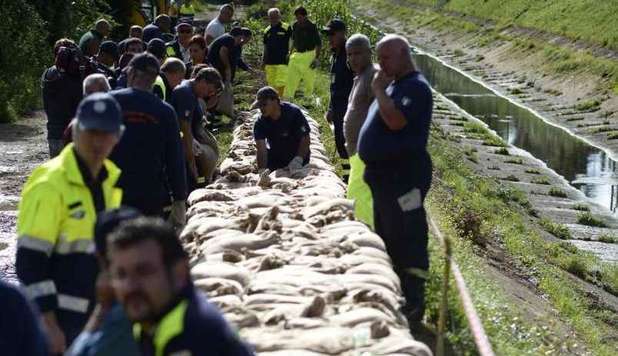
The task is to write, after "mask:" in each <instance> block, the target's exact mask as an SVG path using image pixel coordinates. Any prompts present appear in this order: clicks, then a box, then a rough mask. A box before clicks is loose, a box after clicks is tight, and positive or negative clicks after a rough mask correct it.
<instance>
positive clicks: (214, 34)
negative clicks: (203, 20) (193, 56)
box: [204, 4, 234, 46]
mask: <svg viewBox="0 0 618 356" xmlns="http://www.w3.org/2000/svg"><path fill="white" fill-rule="evenodd" d="M233 18H234V7H233V6H232V5H231V4H225V5H222V6H221V7H220V8H219V14H218V15H217V17H215V18H214V19H213V20H212V21H210V22H209V23H208V26H206V31H205V33H204V37H205V38H206V45H208V46H210V44H211V43H213V42H214V40H216V39H217V38H219V37H221V36H223V34H225V25H227V24H229V23H231V22H232V19H233Z"/></svg>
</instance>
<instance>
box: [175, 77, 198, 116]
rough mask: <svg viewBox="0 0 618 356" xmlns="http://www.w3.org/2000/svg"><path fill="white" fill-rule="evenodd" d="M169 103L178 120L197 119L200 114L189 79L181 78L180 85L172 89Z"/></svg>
mask: <svg viewBox="0 0 618 356" xmlns="http://www.w3.org/2000/svg"><path fill="white" fill-rule="evenodd" d="M170 104H172V106H173V107H174V110H176V115H177V116H178V119H179V120H186V121H188V122H193V121H194V120H196V119H197V120H199V119H200V118H201V117H202V115H203V112H202V108H201V107H200V103H199V101H198V100H197V96H195V93H194V92H193V87H192V86H191V81H190V80H183V81H182V83H180V85H178V86H176V88H174V90H172V95H171V98H170Z"/></svg>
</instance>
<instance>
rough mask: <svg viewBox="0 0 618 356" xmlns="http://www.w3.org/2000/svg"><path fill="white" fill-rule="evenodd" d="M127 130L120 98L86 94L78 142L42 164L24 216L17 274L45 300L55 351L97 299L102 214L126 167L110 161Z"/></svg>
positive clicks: (76, 129)
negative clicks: (96, 248)
mask: <svg viewBox="0 0 618 356" xmlns="http://www.w3.org/2000/svg"><path fill="white" fill-rule="evenodd" d="M122 131H123V125H122V116H121V110H120V106H119V104H118V102H116V100H115V99H114V98H113V97H111V96H110V95H109V94H105V93H95V94H92V95H90V96H87V97H86V98H85V99H83V100H82V102H81V103H80V105H79V106H78V108H77V121H76V124H75V125H74V126H73V142H74V143H72V144H69V145H68V146H67V147H65V148H64V150H63V151H62V152H61V153H60V155H59V156H57V157H56V158H54V159H52V160H51V161H49V162H47V163H45V164H43V165H42V166H40V167H38V168H36V169H35V170H34V172H32V175H31V176H30V178H29V179H28V181H27V182H26V184H25V186H24V189H23V192H22V198H21V202H20V204H19V216H18V220H17V233H18V235H19V237H18V240H17V258H16V263H15V267H16V270H17V276H18V277H19V279H20V281H21V282H22V283H23V284H24V286H25V290H26V293H27V294H28V295H29V297H30V298H31V299H32V300H34V301H35V302H36V304H37V305H38V307H39V309H40V311H41V313H42V315H43V316H42V319H43V326H44V328H45V331H46V333H47V337H48V339H49V344H50V353H51V354H59V353H62V352H64V350H65V348H66V346H68V345H70V343H71V342H72V341H73V339H74V338H75V337H76V336H77V335H78V334H79V332H80V331H81V330H82V328H83V327H84V324H85V323H86V321H87V319H88V316H89V314H90V312H91V311H92V308H93V307H94V300H95V282H96V277H97V273H98V266H97V261H96V258H95V256H94V239H93V235H94V224H95V221H96V218H97V215H98V214H99V213H100V212H102V211H104V210H107V209H110V208H115V207H118V206H119V205H120V202H121V199H122V191H121V190H120V189H118V188H116V187H115V184H116V181H117V180H118V177H119V176H120V170H119V169H118V168H117V167H116V166H115V165H114V163H112V162H111V161H109V160H107V157H108V155H109V154H110V153H111V151H112V149H113V148H114V146H115V145H116V143H117V142H118V141H119V139H120V136H121V134H122Z"/></svg>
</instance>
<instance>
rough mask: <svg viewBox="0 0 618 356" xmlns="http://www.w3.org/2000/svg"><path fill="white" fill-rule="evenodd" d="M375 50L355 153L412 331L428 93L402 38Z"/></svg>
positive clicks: (422, 273) (419, 269)
mask: <svg viewBox="0 0 618 356" xmlns="http://www.w3.org/2000/svg"><path fill="white" fill-rule="evenodd" d="M376 48H377V54H378V61H379V63H380V68H381V69H380V70H378V71H377V73H376V75H375V77H374V79H373V81H372V83H371V87H372V90H373V94H374V96H375V100H374V101H373V103H372V104H371V107H370V108H369V113H368V114H367V119H366V121H365V123H364V124H363V127H362V128H361V131H360V136H359V140H358V153H359V155H360V158H361V159H362V160H363V161H364V162H365V164H366V169H365V175H364V178H365V181H366V182H367V184H368V185H369V187H370V188H371V193H372V195H373V203H374V209H373V212H374V223H375V231H376V233H377V234H378V235H379V236H380V237H381V238H382V240H384V243H385V245H386V250H387V252H388V254H389V255H390V257H391V260H392V261H393V265H394V269H395V272H396V273H397V275H398V276H399V278H400V280H401V285H402V290H403V294H404V296H405V298H406V304H405V306H404V309H403V311H404V314H405V316H406V317H407V318H408V321H409V323H410V325H411V326H412V327H413V328H414V327H415V326H420V325H421V324H420V321H421V319H422V317H423V313H424V291H425V278H426V275H427V270H428V268H429V258H428V253H427V219H426V214H425V208H424V206H423V201H424V199H425V196H426V195H427V191H428V190H429V186H430V184H431V158H430V156H429V153H428V152H427V140H428V137H429V126H430V122H431V111H432V104H433V103H432V96H431V88H430V86H429V84H428V82H427V80H426V79H425V78H424V77H423V75H422V74H421V73H420V72H418V70H417V69H416V66H415V65H414V62H413V61H412V57H411V54H410V45H409V43H408V41H407V40H406V39H405V38H404V37H402V36H399V35H387V36H385V37H384V38H383V39H382V40H380V41H379V42H378V44H377V46H376Z"/></svg>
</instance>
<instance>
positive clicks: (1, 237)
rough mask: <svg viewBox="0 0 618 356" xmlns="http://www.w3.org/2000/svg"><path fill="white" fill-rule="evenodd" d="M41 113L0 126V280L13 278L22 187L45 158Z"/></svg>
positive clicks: (46, 155)
mask: <svg viewBox="0 0 618 356" xmlns="http://www.w3.org/2000/svg"><path fill="white" fill-rule="evenodd" d="M46 133H47V131H46V129H45V115H44V114H43V113H42V112H40V111H39V112H35V113H33V114H32V115H31V116H29V117H26V118H23V119H21V120H19V121H18V122H17V123H12V124H1V125H0V152H2V154H0V279H3V280H9V281H15V278H16V277H15V271H14V261H15V242H16V235H15V223H16V218H17V205H18V203H19V195H20V193H21V189H22V186H23V184H24V182H25V181H26V179H27V178H28V176H29V175H30V172H32V170H33V169H34V168H35V167H36V166H38V165H40V164H41V163H43V162H44V161H45V160H47V159H48V158H49V156H48V150H47V140H46Z"/></svg>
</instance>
